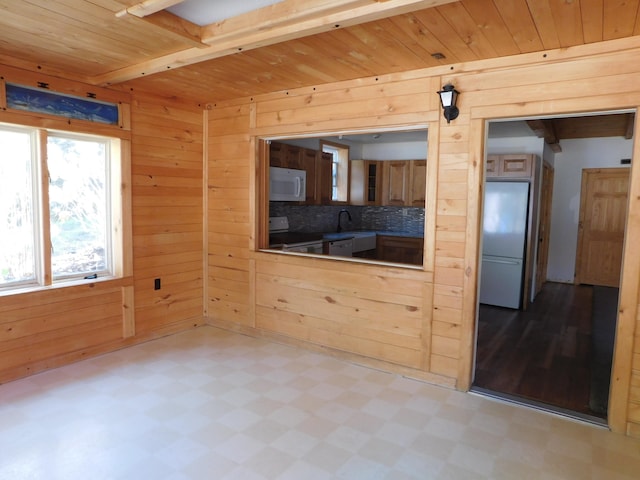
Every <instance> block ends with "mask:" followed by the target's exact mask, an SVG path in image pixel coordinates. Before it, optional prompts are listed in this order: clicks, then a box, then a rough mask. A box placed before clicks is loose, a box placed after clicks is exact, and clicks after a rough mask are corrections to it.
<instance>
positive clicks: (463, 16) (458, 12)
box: [437, 3, 498, 58]
mask: <svg viewBox="0 0 640 480" xmlns="http://www.w3.org/2000/svg"><path fill="white" fill-rule="evenodd" d="M437 10H438V12H440V14H441V15H442V16H443V17H444V18H446V19H447V21H448V22H449V23H450V24H451V25H454V26H455V29H456V31H457V32H458V35H459V36H460V37H461V38H462V40H463V41H464V43H465V44H466V45H467V47H468V48H469V49H470V50H471V51H473V52H474V53H475V54H476V56H477V57H478V58H493V57H497V56H498V52H497V51H496V49H495V48H493V45H492V43H491V42H490V41H489V40H488V39H487V37H486V36H485V34H484V31H483V30H481V29H480V28H479V26H478V23H477V22H476V21H475V20H474V19H473V18H472V17H471V15H470V14H469V11H468V10H467V9H466V8H465V6H464V5H463V4H462V3H450V4H448V5H442V6H440V7H437Z"/></svg>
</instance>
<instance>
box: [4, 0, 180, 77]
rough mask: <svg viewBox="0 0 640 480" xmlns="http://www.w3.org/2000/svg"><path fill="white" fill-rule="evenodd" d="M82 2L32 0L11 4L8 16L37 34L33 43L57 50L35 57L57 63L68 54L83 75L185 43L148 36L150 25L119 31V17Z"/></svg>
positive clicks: (6, 18) (72, 66) (74, 68)
mask: <svg viewBox="0 0 640 480" xmlns="http://www.w3.org/2000/svg"><path fill="white" fill-rule="evenodd" d="M76 3H77V2H76ZM82 5H83V8H82V9H78V8H74V7H73V4H72V3H70V2H65V1H58V2H56V3H55V4H54V3H53V2H50V1H48V0H28V1H24V2H21V3H20V4H12V5H10V6H8V7H6V9H5V10H4V14H3V16H2V21H8V22H11V23H13V22H18V23H19V24H20V25H21V29H23V30H26V31H29V32H31V34H32V35H31V37H30V40H27V41H26V44H27V45H28V44H31V45H32V46H33V47H34V49H35V50H36V51H37V50H40V49H43V50H46V51H48V52H51V53H50V54H49V55H46V56H45V55H43V54H42V53H41V54H40V55H36V56H35V57H34V58H32V59H31V60H32V61H35V62H43V63H48V64H52V63H56V62H59V61H61V59H62V58H63V57H67V58H73V59H74V60H73V61H71V62H70V63H68V64H66V65H65V66H68V67H69V71H70V72H77V73H80V71H82V72H83V74H84V72H86V74H91V75H95V74H96V72H107V71H110V70H113V69H114V68H119V67H120V66H122V65H127V64H129V63H130V62H131V59H132V55H133V54H134V53H135V54H137V55H138V56H139V57H138V58H139V59H142V58H146V57H147V56H149V55H157V54H158V52H159V51H164V52H171V51H175V50H176V49H181V48H184V46H185V43H184V42H183V43H182V45H180V44H178V43H177V42H175V41H174V42H172V43H167V42H166V39H164V38H163V37H162V38H158V37H157V36H155V37H153V38H152V37H150V36H147V35H144V31H145V29H133V28H131V29H129V28H125V29H123V30H124V33H123V32H120V31H116V30H115V29H114V25H115V24H116V20H115V19H114V17H113V15H112V14H111V12H110V11H108V10H105V9H102V8H97V9H96V8H91V9H89V10H86V9H87V8H89V7H88V6H87V5H86V4H85V3H82ZM106 18H108V19H109V20H105V19H106ZM14 24H15V23H14ZM148 28H150V27H146V29H147V30H148ZM131 32H135V33H133V34H132V33H131ZM70 39H71V40H72V41H69V40H70ZM77 39H82V41H81V42H79V41H77ZM134 58H135V57H134Z"/></svg>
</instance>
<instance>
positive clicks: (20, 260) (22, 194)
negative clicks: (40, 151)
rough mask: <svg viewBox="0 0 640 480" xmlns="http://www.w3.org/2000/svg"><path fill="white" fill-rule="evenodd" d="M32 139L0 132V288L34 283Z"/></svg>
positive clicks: (24, 134)
mask: <svg viewBox="0 0 640 480" xmlns="http://www.w3.org/2000/svg"><path fill="white" fill-rule="evenodd" d="M32 138H33V135H32V134H31V133H30V132H25V131H19V130H12V129H5V128H1V129H0V145H2V148H1V149H0V287H2V286H7V285H12V284H21V283H28V282H32V281H35V280H36V245H35V239H36V232H35V225H34V201H33V199H34V172H33V166H34V155H33V153H34V152H33V148H32V145H33V142H32Z"/></svg>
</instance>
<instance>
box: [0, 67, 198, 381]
mask: <svg viewBox="0 0 640 480" xmlns="http://www.w3.org/2000/svg"><path fill="white" fill-rule="evenodd" d="M0 69H1V70H2V71H3V73H4V74H5V75H6V74H7V72H9V73H8V74H9V75H11V76H13V77H15V76H16V74H17V76H18V77H19V78H20V81H21V82H22V81H24V82H27V81H29V77H30V75H31V76H33V77H34V79H35V80H39V81H47V82H49V83H50V85H52V88H54V89H55V88H56V87H57V86H58V84H60V83H61V81H60V79H51V78H43V76H42V75H37V76H36V75H35V74H28V73H24V74H23V73H20V72H16V71H15V69H6V70H5V69H4V68H3V67H2V66H1V65H0ZM7 78H9V77H7ZM71 83H73V82H66V81H65V82H64V85H61V86H62V87H65V88H66V87H69V89H71V88H72V87H73V88H75V89H76V90H78V91H86V90H82V89H83V88H84V89H87V88H89V89H90V90H91V91H94V90H95V87H88V86H82V85H76V84H74V85H71ZM67 84H69V85H67ZM76 87H77V88H76ZM130 99H131V103H130V108H129V107H127V110H126V111H130V114H131V122H130V126H129V122H127V126H126V127H125V129H126V130H127V132H125V133H123V138H124V140H123V141H124V143H125V145H126V147H125V148H130V151H131V158H130V161H131V168H130V172H127V173H125V175H124V176H123V191H124V192H125V195H124V196H125V197H126V196H128V195H126V193H129V192H130V193H131V198H130V203H128V200H127V201H126V202H125V203H126V206H127V208H128V209H129V210H130V211H131V215H130V219H131V220H132V225H125V231H126V233H125V244H126V245H127V248H128V253H126V254H125V255H126V256H127V260H126V261H125V263H126V264H127V265H125V274H124V277H123V278H120V279H114V280H99V281H93V282H86V283H85V284H82V285H76V286H72V287H63V288H47V289H42V290H39V291H33V292H28V293H22V294H13V295H2V296H0V382H6V381H9V380H13V379H16V378H20V377H23V376H26V375H29V374H32V373H35V372H38V371H42V370H45V369H48V368H51V367H55V366H59V365H63V364H66V363H70V362H73V361H76V360H79V359H82V358H86V357H89V356H93V355H96V354H99V353H104V352H107V351H111V350H115V349H118V348H122V347H124V346H128V345H132V344H134V343H137V342H140V341H144V340H148V339H150V338H154V337H157V336H161V335H165V334H168V333H173V332H176V331H180V330H184V329H186V328H191V327H193V326H194V325H198V324H201V323H203V316H202V312H203V290H202V288H203V272H204V263H203V257H202V244H203V227H202V226H203V217H202V216H203V200H202V197H203V195H202V192H203V188H202V184H203V177H202V175H203V164H202V158H203V154H202V151H203V150H202V148H203V135H202V132H203V114H202V108H201V107H199V106H197V105H185V104H181V103H180V102H176V101H169V100H166V99H160V98H155V97H151V96H144V95H138V94H134V95H132V96H131V97H130ZM28 117H29V116H28V115H26V114H24V113H20V114H11V113H10V112H7V111H2V112H0V121H3V122H14V123H20V122H21V121H26V122H27V123H30V124H32V125H34V126H38V125H43V126H48V127H52V128H61V129H65V128H68V126H67V122H66V120H62V121H61V120H56V119H51V118H47V119H44V120H42V119H39V118H38V117H37V116H33V118H30V117H29V118H28ZM71 123H73V122H71ZM91 128H94V127H88V131H89V133H91ZM95 129H97V132H94V133H105V128H104V127H103V126H97V127H95ZM125 163H126V161H125ZM125 223H127V222H125ZM131 251H132V253H133V256H132V257H131ZM154 278H161V280H162V289H161V290H159V291H154V290H153V285H154V282H153V280H154Z"/></svg>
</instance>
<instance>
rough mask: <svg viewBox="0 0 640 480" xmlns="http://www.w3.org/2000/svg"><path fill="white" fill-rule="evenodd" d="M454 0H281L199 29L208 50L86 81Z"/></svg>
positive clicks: (119, 78)
mask: <svg viewBox="0 0 640 480" xmlns="http://www.w3.org/2000/svg"><path fill="white" fill-rule="evenodd" d="M147 1H152V0H147ZM158 1H159V0H158ZM457 1H459V0H320V1H319V0H284V1H283V2H280V3H276V4H274V5H270V6H268V7H264V8H261V9H258V10H254V11H252V12H248V13H245V14H242V15H238V16H236V17H233V18H231V19H228V20H225V21H222V22H217V23H214V24H211V25H207V26H205V27H202V37H201V40H202V41H203V43H207V44H208V45H209V46H208V47H206V48H197V47H196V48H189V49H186V50H182V51H180V52H176V53H172V54H169V55H164V56H161V57H158V58H155V59H151V60H147V61H145V62H142V63H139V64H136V65H131V66H129V67H125V68H122V69H119V70H115V71H113V72H109V73H106V74H104V75H99V76H96V77H93V78H91V79H89V81H91V82H92V83H94V84H97V85H110V84H115V83H121V82H125V81H127V80H132V79H134V78H139V77H142V76H147V75H152V74H154V73H158V72H165V71H167V70H168V69H175V68H180V67H184V66H186V65H193V64H195V63H200V62H204V61H207V60H212V59H214V58H219V57H223V56H226V55H231V54H233V53H238V52H240V51H246V50H252V49H254V48H259V47H264V46H268V45H273V44H276V43H280V42H284V41H287V40H293V39H296V38H302V37H306V36H309V35H315V34H318V33H323V32H328V31H331V30H334V29H336V28H341V27H348V26H352V25H359V24H361V23H366V22H371V21H374V20H379V19H381V18H386V17H392V16H395V15H401V14H404V13H409V12H412V11H417V10H424V9H427V8H432V7H437V6H439V5H444V4H448V3H454V2H457ZM143 3H144V2H143ZM130 8H133V7H130Z"/></svg>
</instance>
